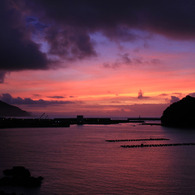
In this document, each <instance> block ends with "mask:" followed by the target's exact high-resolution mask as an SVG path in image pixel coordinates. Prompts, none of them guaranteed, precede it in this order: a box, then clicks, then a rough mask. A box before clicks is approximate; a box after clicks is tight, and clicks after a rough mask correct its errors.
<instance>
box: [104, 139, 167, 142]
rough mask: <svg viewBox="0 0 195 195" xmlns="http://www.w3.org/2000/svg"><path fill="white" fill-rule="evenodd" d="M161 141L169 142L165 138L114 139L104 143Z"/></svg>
mask: <svg viewBox="0 0 195 195" xmlns="http://www.w3.org/2000/svg"><path fill="white" fill-rule="evenodd" d="M161 140H162V141H163V140H169V139H167V138H149V139H115V140H106V142H131V141H132V142H133V141H161Z"/></svg>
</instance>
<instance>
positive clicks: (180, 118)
mask: <svg viewBox="0 0 195 195" xmlns="http://www.w3.org/2000/svg"><path fill="white" fill-rule="evenodd" d="M161 123H162V125H163V126H170V127H195V98H194V97H191V96H186V97H185V98H183V99H182V100H180V101H178V102H175V103H173V104H171V105H170V106H169V107H168V108H167V109H166V110H165V111H164V112H163V115H162V117H161Z"/></svg>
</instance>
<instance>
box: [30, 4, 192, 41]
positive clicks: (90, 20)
mask: <svg viewBox="0 0 195 195" xmlns="http://www.w3.org/2000/svg"><path fill="white" fill-rule="evenodd" d="M27 5H28V6H30V7H31V8H32V9H34V10H40V11H41V12H43V11H44V12H45V16H46V17H47V18H49V19H50V20H53V21H55V22H56V23H58V24H63V25H66V24H68V25H69V26H75V27H78V28H80V29H85V30H89V31H96V30H102V31H104V32H106V33H108V36H109V35H112V36H114V33H115V35H116V36H117V37H120V36H125V37H127V36H128V33H129V32H128V31H127V30H128V28H137V29H145V30H150V31H153V32H157V33H161V34H164V35H167V36H171V37H173V38H194V37H195V24H194V19H195V12H194V10H195V1H193V0H172V1H170V0H160V1H156V0H148V1H145V0H137V1H129V0H116V1H112V0H106V1H105V0H104V1H103V0H93V1H91V0H85V1H84V0H80V1H77V0H66V1H53V0H33V1H27ZM109 32H110V33H109ZM129 36H130V37H132V34H131V33H130V34H129ZM133 37H134V36H133Z"/></svg>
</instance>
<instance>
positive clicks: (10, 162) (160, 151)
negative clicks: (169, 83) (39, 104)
mask: <svg viewBox="0 0 195 195" xmlns="http://www.w3.org/2000/svg"><path fill="white" fill-rule="evenodd" d="M150 138H167V139H169V140H155V141H133V142H106V141H105V140H119V139H150ZM191 142H195V130H192V129H177V128H167V127H162V126H157V125H153V126H149V125H140V124H131V123H126V124H116V125H80V126H78V125H72V126H70V128H14V129H1V130H0V176H1V177H3V173H2V171H3V170H4V169H10V168H12V167H13V166H25V167H26V168H28V169H29V170H30V172H31V174H32V176H35V177H38V176H43V177H44V180H43V183H42V186H41V187H40V188H35V189H26V188H18V187H12V188H10V187H1V188H0V190H3V191H6V192H9V193H11V192H15V193H16V194H21V193H22V194H25V195H26V194H27V195H31V194H32V195H47V194H49V195H50V194H51V195H55V194H56V195H63V194H116V195H117V194H119V195H124V194H138V195H139V194H148V195H150V194H157V195H158V194H162V195H164V194H182V195H183V194H188V195H190V194H195V146H193V145H192V146H170V147H139V148H122V147H120V146H121V145H133V144H136V145H137V144H166V143H168V144H169V143H191Z"/></svg>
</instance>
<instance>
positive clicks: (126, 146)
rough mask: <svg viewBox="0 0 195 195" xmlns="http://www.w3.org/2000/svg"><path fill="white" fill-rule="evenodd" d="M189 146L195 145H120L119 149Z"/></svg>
mask: <svg viewBox="0 0 195 195" xmlns="http://www.w3.org/2000/svg"><path fill="white" fill-rule="evenodd" d="M190 145H195V143H174V144H140V145H121V147H123V148H142V147H164V146H190Z"/></svg>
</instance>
